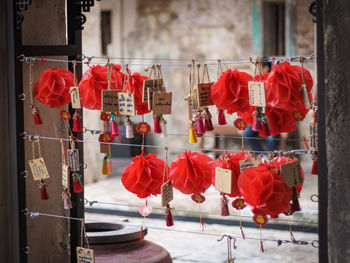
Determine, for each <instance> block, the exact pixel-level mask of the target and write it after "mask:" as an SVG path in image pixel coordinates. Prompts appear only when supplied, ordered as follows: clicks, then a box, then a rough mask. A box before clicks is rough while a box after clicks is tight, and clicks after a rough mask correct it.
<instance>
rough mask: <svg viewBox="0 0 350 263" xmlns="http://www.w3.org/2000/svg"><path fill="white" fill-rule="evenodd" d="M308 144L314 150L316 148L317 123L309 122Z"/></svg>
mask: <svg viewBox="0 0 350 263" xmlns="http://www.w3.org/2000/svg"><path fill="white" fill-rule="evenodd" d="M310 146H311V147H312V148H315V149H316V150H317V148H318V134H317V123H310Z"/></svg>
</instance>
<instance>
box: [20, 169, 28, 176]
mask: <svg viewBox="0 0 350 263" xmlns="http://www.w3.org/2000/svg"><path fill="white" fill-rule="evenodd" d="M21 175H23V177H24V178H27V177H28V171H26V170H24V171H23V172H21Z"/></svg>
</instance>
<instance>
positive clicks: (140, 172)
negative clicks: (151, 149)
mask: <svg viewBox="0 0 350 263" xmlns="http://www.w3.org/2000/svg"><path fill="white" fill-rule="evenodd" d="M163 173H164V161H163V160H161V159H158V158H157V156H156V155H155V154H153V153H150V154H148V155H147V156H144V153H143V152H142V153H141V155H138V156H136V157H134V158H132V162H131V163H130V164H129V166H128V167H126V168H125V170H124V172H123V175H122V184H123V185H124V187H125V188H126V189H127V190H128V191H130V192H132V193H134V194H136V195H137V196H138V197H139V198H146V197H148V196H150V195H151V194H152V195H157V194H160V187H161V186H162V184H163Z"/></svg>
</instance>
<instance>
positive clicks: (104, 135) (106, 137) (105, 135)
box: [98, 132, 113, 142]
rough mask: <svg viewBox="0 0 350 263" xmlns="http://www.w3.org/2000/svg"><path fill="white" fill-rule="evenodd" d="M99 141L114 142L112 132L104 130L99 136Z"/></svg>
mask: <svg viewBox="0 0 350 263" xmlns="http://www.w3.org/2000/svg"><path fill="white" fill-rule="evenodd" d="M98 141H99V142H112V141H113V137H112V135H111V133H110V132H104V133H102V134H101V135H100V136H99V137H98Z"/></svg>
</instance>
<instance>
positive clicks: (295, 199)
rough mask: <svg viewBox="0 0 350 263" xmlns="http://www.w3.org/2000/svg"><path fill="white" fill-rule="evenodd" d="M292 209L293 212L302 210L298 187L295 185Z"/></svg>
mask: <svg viewBox="0 0 350 263" xmlns="http://www.w3.org/2000/svg"><path fill="white" fill-rule="evenodd" d="M291 209H292V211H293V212H298V211H301V208H300V204H299V199H298V192H297V189H295V187H293V197H292V207H291Z"/></svg>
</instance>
